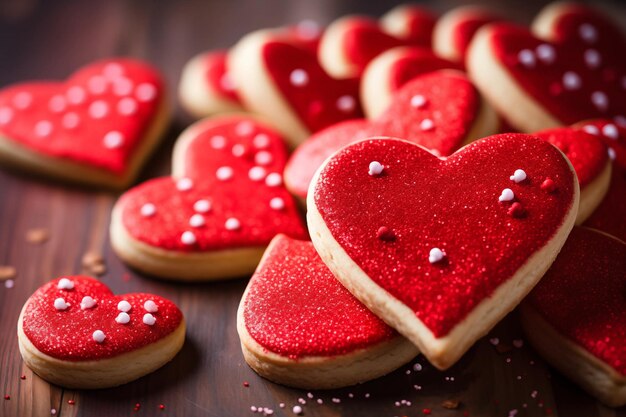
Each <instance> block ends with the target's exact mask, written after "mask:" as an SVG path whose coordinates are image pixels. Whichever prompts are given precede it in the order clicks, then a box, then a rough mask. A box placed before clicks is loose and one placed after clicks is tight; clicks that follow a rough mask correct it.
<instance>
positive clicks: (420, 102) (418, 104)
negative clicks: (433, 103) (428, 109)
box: [411, 94, 427, 109]
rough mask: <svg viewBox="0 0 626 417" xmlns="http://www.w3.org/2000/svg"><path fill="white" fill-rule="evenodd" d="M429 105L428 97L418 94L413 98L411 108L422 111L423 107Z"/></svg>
mask: <svg viewBox="0 0 626 417" xmlns="http://www.w3.org/2000/svg"><path fill="white" fill-rule="evenodd" d="M426 103H427V100H426V97H424V96H423V95H421V94H416V95H414V96H413V97H411V106H413V107H415V108H416V109H421V108H422V107H424V106H425V105H426Z"/></svg>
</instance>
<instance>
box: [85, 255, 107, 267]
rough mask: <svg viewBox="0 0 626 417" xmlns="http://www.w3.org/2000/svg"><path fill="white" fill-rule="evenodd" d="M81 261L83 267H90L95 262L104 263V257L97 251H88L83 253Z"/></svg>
mask: <svg viewBox="0 0 626 417" xmlns="http://www.w3.org/2000/svg"><path fill="white" fill-rule="evenodd" d="M82 262H83V266H84V267H85V268H90V267H91V266H93V265H95V264H101V263H104V258H103V257H102V255H100V253H98V252H94V251H89V252H87V253H85V254H84V255H83V260H82Z"/></svg>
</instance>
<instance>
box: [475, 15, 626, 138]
mask: <svg viewBox="0 0 626 417" xmlns="http://www.w3.org/2000/svg"><path fill="white" fill-rule="evenodd" d="M534 27H535V29H534V30H535V34H536V35H534V34H533V33H531V32H530V31H528V30H527V29H526V28H523V27H518V26H515V25H511V24H494V25H489V26H487V27H485V28H483V29H481V30H480V31H479V32H478V33H477V34H476V36H475V37H474V40H473V41H472V44H471V45H470V50H469V52H468V59H467V65H468V70H469V73H470V75H471V77H472V79H473V80H474V81H475V82H476V85H477V87H478V88H479V89H480V90H481V91H482V93H483V94H484V95H485V97H486V98H487V99H489V100H490V102H491V103H492V104H493V106H494V107H495V108H496V110H497V111H498V112H499V113H501V114H502V115H503V116H504V117H505V118H506V119H507V121H508V122H509V123H511V125H512V126H513V127H514V128H516V129H518V130H520V131H524V132H532V131H536V130H541V129H546V128H550V127H556V126H562V125H568V124H572V123H576V122H579V121H581V120H585V119H589V118H612V117H618V118H620V119H621V120H624V117H626V60H624V59H623V51H624V50H626V40H625V39H624V36H623V34H622V32H621V29H620V28H619V27H617V26H615V25H613V24H612V23H611V21H610V20H609V19H608V18H606V17H604V16H602V15H600V14H598V13H597V12H595V11H593V10H592V9H589V8H587V7H584V6H577V5H571V4H557V5H556V6H551V7H548V8H547V9H546V10H545V11H544V12H542V13H541V14H540V15H539V16H538V18H537V20H536V24H535V25H534Z"/></svg>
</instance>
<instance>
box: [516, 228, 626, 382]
mask: <svg viewBox="0 0 626 417" xmlns="http://www.w3.org/2000/svg"><path fill="white" fill-rule="evenodd" d="M624 277H626V244H625V243H624V242H620V241H618V240H616V239H614V238H612V237H609V236H607V235H604V234H602V233H599V232H596V231H593V230H591V229H586V228H579V227H576V228H574V230H573V231H572V233H571V234H570V235H569V238H568V239H567V242H566V243H565V246H564V247H563V249H562V250H561V252H560V253H559V256H558V257H557V258H556V261H554V263H553V264H552V266H551V267H550V269H549V270H548V272H547V273H546V275H545V276H544V277H543V278H542V280H541V281H540V282H539V284H537V286H536V287H535V289H534V290H533V291H532V292H531V294H530V295H529V296H528V298H527V301H526V302H528V303H529V304H530V305H531V306H532V307H533V308H534V309H535V310H536V311H537V312H538V313H539V314H540V315H541V316H542V317H543V318H544V320H546V321H547V322H548V323H550V325H552V326H553V327H554V328H555V330H556V331H558V332H559V333H561V334H562V335H563V336H564V337H565V338H567V339H569V340H570V341H572V342H574V343H576V344H578V345H580V346H581V347H582V348H583V349H585V350H587V351H588V352H589V353H591V354H592V355H594V356H596V357H597V358H598V359H600V360H602V361H603V362H605V363H607V364H608V365H610V366H611V367H612V368H614V369H615V370H616V371H617V372H619V373H621V374H622V375H626V326H625V323H626V281H625V280H624Z"/></svg>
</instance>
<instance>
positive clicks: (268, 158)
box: [254, 151, 273, 165]
mask: <svg viewBox="0 0 626 417" xmlns="http://www.w3.org/2000/svg"><path fill="white" fill-rule="evenodd" d="M272 160H273V158H272V154H271V153H269V152H267V151H260V152H257V153H256V155H254V162H256V163H257V164H259V165H269V164H271V163H272Z"/></svg>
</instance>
